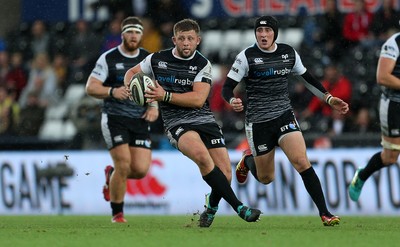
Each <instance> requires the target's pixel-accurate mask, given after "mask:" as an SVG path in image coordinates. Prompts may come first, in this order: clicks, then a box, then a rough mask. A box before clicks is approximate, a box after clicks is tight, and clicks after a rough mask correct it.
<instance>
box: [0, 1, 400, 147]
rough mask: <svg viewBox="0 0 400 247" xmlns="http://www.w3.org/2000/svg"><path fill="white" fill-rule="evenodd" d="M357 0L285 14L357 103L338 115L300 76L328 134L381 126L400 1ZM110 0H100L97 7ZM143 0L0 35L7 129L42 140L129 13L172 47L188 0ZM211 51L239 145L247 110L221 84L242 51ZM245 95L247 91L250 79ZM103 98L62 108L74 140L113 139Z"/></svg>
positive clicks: (304, 123) (305, 99)
mask: <svg viewBox="0 0 400 247" xmlns="http://www.w3.org/2000/svg"><path fill="white" fill-rule="evenodd" d="M353 1H354V10H353V11H352V12H350V13H340V12H339V11H338V9H337V7H336V6H337V5H336V2H335V1H334V0H327V9H326V12H325V13H324V14H321V15H316V16H309V17H307V16H302V17H291V18H287V17H279V16H278V19H280V23H281V28H282V29H284V28H287V27H292V26H294V27H297V28H301V29H302V30H303V32H304V38H303V40H302V42H301V45H300V47H298V52H299V53H300V55H301V56H302V58H303V63H304V64H305V66H306V67H307V68H308V69H309V70H311V71H312V73H314V74H315V75H316V76H317V77H318V78H319V79H320V80H321V81H322V82H323V84H324V86H325V87H326V88H328V90H329V91H330V92H331V93H332V94H334V95H335V96H338V97H340V98H342V99H344V100H346V101H347V102H349V103H350V106H351V112H350V114H347V115H346V116H341V115H339V114H336V113H335V112H332V111H331V108H330V107H327V105H326V104H324V103H322V102H321V101H319V100H318V99H317V98H315V97H314V96H313V95H312V94H311V93H310V92H309V91H308V90H307V89H306V88H305V87H304V85H303V84H302V83H300V82H297V81H293V82H292V83H290V85H291V88H290V93H291V97H292V101H293V106H294V107H295V112H296V115H297V118H298V119H299V121H300V124H301V127H302V129H303V130H304V132H305V133H308V132H313V133H314V132H315V133H319V134H320V135H321V136H324V137H328V138H329V137H332V136H338V135H342V134H345V133H361V134H362V133H370V132H379V125H378V123H379V121H378V119H377V117H378V116H377V106H378V101H379V87H378V86H377V84H376V82H375V70H376V63H377V60H378V56H379V51H380V48H381V45H382V44H383V42H384V41H385V40H386V39H387V38H388V37H389V36H390V35H392V34H393V33H394V32H398V30H399V28H400V26H399V20H400V15H399V12H398V11H397V10H395V9H394V8H393V1H392V0H383V1H382V6H381V8H380V9H379V10H378V11H376V12H374V13H372V12H368V11H367V8H365V1H364V0H353ZM109 2H110V1H97V2H95V3H94V4H93V8H97V7H98V6H100V5H107V4H108V3H109ZM111 2H118V1H111ZM124 2H136V1H124ZM138 2H142V3H144V4H142V5H138V6H129V7H126V6H122V5H118V4H117V5H108V7H109V8H110V11H111V13H112V15H111V16H112V18H110V20H109V21H103V22H88V21H86V20H77V21H76V22H74V23H67V22H58V23H46V22H44V21H43V20H36V21H34V22H32V23H20V24H19V26H18V27H15V28H14V29H13V31H12V32H10V33H8V34H7V36H6V37H2V38H0V39H1V40H0V138H1V137H21V138H23V137H35V138H38V139H40V138H41V131H42V128H43V125H44V124H45V122H46V121H47V119H48V118H49V108H54V107H55V106H57V105H60V104H66V103H65V100H64V97H65V95H66V93H67V92H68V89H69V88H71V85H81V86H82V87H84V85H85V83H86V80H87V77H88V75H89V74H90V72H91V70H92V68H93V66H94V64H95V62H96V60H97V58H98V56H99V55H100V54H101V53H102V52H104V51H105V50H107V49H109V48H111V47H115V46H117V45H118V44H120V42H121V35H120V22H121V20H122V19H123V18H125V17H126V16H127V15H137V16H140V17H141V18H142V20H143V22H144V25H145V31H144V38H143V42H142V46H143V47H144V48H145V49H147V50H148V51H150V52H155V51H158V50H160V49H164V48H168V47H170V46H172V45H173V44H172V41H171V37H172V27H173V24H174V23H175V22H176V21H177V20H180V19H182V18H185V17H186V16H185V11H184V9H182V7H181V6H180V5H179V4H176V2H177V1H173V0H152V1H138ZM127 10H130V11H127ZM165 10H168V11H165ZM199 23H200V25H201V28H202V32H203V33H204V32H207V31H208V30H210V29H219V28H220V29H226V28H243V29H252V28H253V27H252V26H251V25H252V21H244V19H243V18H228V19H224V20H215V19H208V20H200V21H199ZM239 24H240V25H239ZM215 42H219V41H218V40H216V41H215ZM232 42H235V41H234V40H233V41H232ZM203 46H204V44H203ZM203 46H200V51H201V49H204V48H205V47H203ZM243 48H244V47H243ZM237 52H238V51H234V52H233V53H232V54H236V53H237ZM209 59H210V60H211V62H212V63H213V65H214V67H215V68H216V69H217V72H218V75H217V76H216V79H215V80H214V82H213V85H212V91H211V94H210V98H209V101H210V106H211V109H212V110H213V112H214V113H215V116H216V118H217V120H218V121H219V123H220V124H221V125H222V126H223V130H224V132H225V134H226V136H227V139H229V140H231V141H232V143H235V145H236V144H238V143H240V139H237V138H236V136H243V134H244V123H243V119H244V117H243V113H235V112H233V111H232V110H231V109H230V108H229V106H227V104H226V102H224V101H223V100H222V98H221V93H220V92H221V88H222V85H223V82H224V80H225V78H226V74H227V72H228V71H229V68H230V64H231V63H232V62H233V58H229V59H225V58H224V59H221V58H220V57H219V56H218V54H216V55H214V56H212V57H209ZM237 94H242V95H245V90H244V88H241V89H239V90H238V92H237ZM99 107H100V106H99V103H98V102H96V101H94V100H93V99H91V98H89V97H87V96H86V95H85V94H83V95H82V96H81V97H80V98H79V100H76V101H75V102H72V104H69V105H68V109H67V111H66V112H65V113H64V114H62V116H61V118H62V120H63V121H66V120H70V121H72V122H73V124H74V126H75V128H76V132H74V135H73V136H72V138H71V140H70V141H71V142H73V143H74V145H73V146H74V147H75V148H78V149H81V148H85V149H91V148H104V145H102V144H101V143H102V141H101V133H100V120H99V119H100V108H99ZM152 129H153V133H154V134H156V135H160V136H162V135H163V132H162V121H161V118H160V119H159V121H157V122H156V123H155V124H153V126H152ZM231 136H232V138H230V137H231ZM234 137H235V138H234ZM328 140H329V139H328ZM163 141H164V140H163V139H162V138H161V139H160V140H159V146H158V147H159V148H163V147H164V146H168V145H163ZM99 143H100V144H99ZM228 144H229V143H228ZM315 145H318V144H317V143H316V144H315ZM156 147H157V146H156Z"/></svg>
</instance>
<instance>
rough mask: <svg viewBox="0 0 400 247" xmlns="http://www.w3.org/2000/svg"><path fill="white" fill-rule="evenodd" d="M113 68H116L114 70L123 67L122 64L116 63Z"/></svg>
mask: <svg viewBox="0 0 400 247" xmlns="http://www.w3.org/2000/svg"><path fill="white" fill-rule="evenodd" d="M115 68H116V69H124V68H125V66H124V64H123V63H116V64H115Z"/></svg>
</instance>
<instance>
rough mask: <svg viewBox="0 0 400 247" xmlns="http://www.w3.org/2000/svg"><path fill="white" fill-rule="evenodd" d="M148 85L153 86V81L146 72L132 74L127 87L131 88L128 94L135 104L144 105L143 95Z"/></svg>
mask: <svg viewBox="0 0 400 247" xmlns="http://www.w3.org/2000/svg"><path fill="white" fill-rule="evenodd" d="M149 85H150V86H153V87H154V82H153V80H152V79H151V78H150V77H149V76H147V75H146V74H144V73H137V74H135V75H133V77H132V79H131V81H130V83H129V89H130V90H131V95H132V96H129V99H130V100H132V101H133V102H135V103H136V104H137V105H140V106H144V105H146V98H145V97H144V94H145V91H146V90H147V88H148V86H149Z"/></svg>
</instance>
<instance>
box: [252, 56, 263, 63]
mask: <svg viewBox="0 0 400 247" xmlns="http://www.w3.org/2000/svg"><path fill="white" fill-rule="evenodd" d="M254 62H255V63H263V59H262V58H261V57H256V58H254Z"/></svg>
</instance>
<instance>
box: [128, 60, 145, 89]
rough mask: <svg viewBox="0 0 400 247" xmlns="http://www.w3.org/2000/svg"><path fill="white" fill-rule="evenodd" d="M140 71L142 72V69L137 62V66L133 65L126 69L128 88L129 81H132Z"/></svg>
mask: <svg viewBox="0 0 400 247" xmlns="http://www.w3.org/2000/svg"><path fill="white" fill-rule="evenodd" d="M139 72H142V70H141V69H140V64H137V65H136V66H135V67H132V68H130V69H128V70H127V71H126V73H125V76H124V85H125V86H126V87H127V88H129V83H130V81H131V79H132V77H133V75H134V74H137V73H139Z"/></svg>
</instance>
